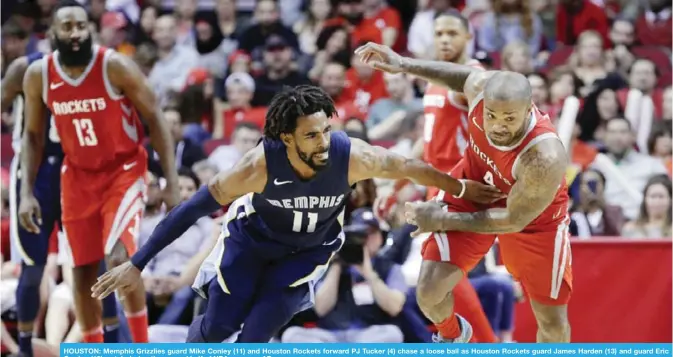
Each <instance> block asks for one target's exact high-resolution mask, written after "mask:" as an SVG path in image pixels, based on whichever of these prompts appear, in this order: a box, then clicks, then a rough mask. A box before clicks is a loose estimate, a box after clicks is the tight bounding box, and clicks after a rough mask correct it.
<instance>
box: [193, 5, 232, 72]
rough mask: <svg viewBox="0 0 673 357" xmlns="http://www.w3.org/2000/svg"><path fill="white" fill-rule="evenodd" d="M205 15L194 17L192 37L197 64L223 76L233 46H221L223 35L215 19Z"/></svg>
mask: <svg viewBox="0 0 673 357" xmlns="http://www.w3.org/2000/svg"><path fill="white" fill-rule="evenodd" d="M203 17H206V15H203V16H199V17H197V18H196V25H194V37H195V44H196V46H195V47H196V52H198V53H199V61H198V66H199V67H201V68H205V69H207V70H208V72H210V73H211V74H212V75H214V76H217V77H220V78H221V77H223V76H224V71H225V70H226V66H224V65H223V63H227V57H229V55H230V54H231V52H233V51H234V50H235V48H233V47H223V46H222V43H223V41H224V36H223V35H222V31H220V28H219V27H218V26H217V24H216V23H215V21H213V20H212V19H211V18H210V17H208V18H205V19H204V18H203Z"/></svg>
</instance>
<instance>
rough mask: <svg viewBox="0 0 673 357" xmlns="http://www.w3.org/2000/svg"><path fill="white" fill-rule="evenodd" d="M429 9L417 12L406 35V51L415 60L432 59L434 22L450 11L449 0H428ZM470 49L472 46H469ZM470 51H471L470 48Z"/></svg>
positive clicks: (433, 55) (433, 53)
mask: <svg viewBox="0 0 673 357" xmlns="http://www.w3.org/2000/svg"><path fill="white" fill-rule="evenodd" d="M429 2H430V8H429V9H427V10H424V11H418V12H416V14H415V15H414V19H413V20H412V21H411V25H410V26H409V32H408V33H407V50H408V51H409V52H411V53H412V54H413V55H414V57H416V58H423V59H429V60H431V59H434V58H435V50H434V47H435V43H434V37H433V36H434V33H435V29H434V22H435V18H436V17H437V15H439V14H441V13H444V12H446V11H449V9H451V1H450V0H430V1H429ZM470 47H472V46H470ZM471 50H473V49H472V48H471ZM470 52H472V51H470Z"/></svg>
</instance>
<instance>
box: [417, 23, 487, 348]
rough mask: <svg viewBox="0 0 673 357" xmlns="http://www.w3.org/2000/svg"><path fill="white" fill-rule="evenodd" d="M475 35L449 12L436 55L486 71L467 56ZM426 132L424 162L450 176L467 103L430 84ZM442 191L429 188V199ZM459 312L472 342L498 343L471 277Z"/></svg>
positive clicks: (457, 295)
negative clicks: (468, 45)
mask: <svg viewBox="0 0 673 357" xmlns="http://www.w3.org/2000/svg"><path fill="white" fill-rule="evenodd" d="M471 38H472V35H471V34H470V28H469V23H468V21H467V19H465V18H464V17H463V16H462V15H461V14H460V13H458V12H446V13H442V14H439V15H438V16H437V17H436V18H435V36H434V40H435V54H436V58H437V59H438V60H440V61H446V62H453V63H458V64H464V65H467V66H472V67H475V68H482V67H481V65H480V63H479V61H477V60H474V59H470V58H468V56H467V51H466V46H467V44H468V42H469V41H470V39H471ZM423 107H424V111H425V128H424V130H423V138H422V139H420V140H422V142H421V143H417V144H416V145H417V147H418V146H421V145H422V148H423V161H425V162H427V163H429V164H430V165H432V166H433V167H434V168H436V169H437V170H439V171H442V172H449V171H451V169H452V168H453V167H454V166H456V164H457V163H458V162H459V161H460V160H461V159H462V158H463V153H464V152H465V148H466V147H467V143H468V141H467V114H468V113H467V110H468V107H467V99H466V98H465V96H464V95H463V94H462V93H460V92H456V91H453V90H451V89H447V88H446V87H444V86H441V85H437V84H434V83H432V82H431V83H429V84H428V87H427V88H426V89H425V95H424V96H423ZM438 192H439V189H438V188H436V187H428V193H427V198H428V199H430V198H432V197H435V196H436V195H437V193H438ZM452 294H453V296H454V299H455V302H456V306H457V307H458V308H457V309H456V310H457V312H458V313H459V314H460V315H461V316H462V317H464V318H465V319H467V320H468V321H470V323H471V324H472V328H473V330H474V339H473V340H472V342H475V341H476V342H482V343H494V342H497V338H496V336H495V334H494V333H493V328H492V327H491V325H490V323H489V322H488V318H487V317H486V315H485V313H484V309H483V307H482V306H481V302H480V300H479V296H478V295H477V292H476V291H475V290H474V287H473V286H472V284H471V283H470V281H469V279H467V277H464V278H463V279H461V280H460V281H459V282H458V283H457V284H456V286H455V288H454V289H453V291H452Z"/></svg>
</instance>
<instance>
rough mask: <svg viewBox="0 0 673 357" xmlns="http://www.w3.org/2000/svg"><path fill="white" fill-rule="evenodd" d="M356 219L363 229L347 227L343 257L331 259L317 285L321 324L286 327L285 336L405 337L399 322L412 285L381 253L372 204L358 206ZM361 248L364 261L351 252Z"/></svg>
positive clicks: (328, 339)
mask: <svg viewBox="0 0 673 357" xmlns="http://www.w3.org/2000/svg"><path fill="white" fill-rule="evenodd" d="M351 224H352V226H351V227H352V228H351V229H352V231H353V232H357V233H347V234H348V237H347V239H348V240H349V242H347V243H345V245H346V247H344V248H342V250H341V251H340V254H341V255H342V256H343V257H342V259H338V260H336V261H333V262H332V263H331V264H330V267H329V270H328V271H327V273H326V274H325V276H324V278H323V280H322V281H321V282H320V285H319V287H318V289H317V290H316V296H315V306H314V310H315V312H316V314H317V315H318V317H319V319H318V327H316V328H303V327H290V328H288V329H287V330H286V331H285V333H283V336H282V341H283V342H287V343H292V342H294V343H297V342H323V343H324V342H365V341H366V342H387V343H394V342H402V341H403V339H404V337H403V335H402V331H401V330H400V328H399V327H398V326H396V325H395V324H393V319H394V318H395V317H396V316H398V314H400V312H402V308H403V307H404V303H405V300H406V292H407V289H408V288H407V285H406V283H405V281H404V276H403V275H402V271H401V267H400V265H398V264H395V263H394V262H392V261H390V260H388V259H385V258H383V257H381V256H379V255H378V254H377V253H378V251H379V250H380V249H381V245H382V244H383V235H382V233H381V230H380V227H379V223H378V221H377V220H376V218H375V217H374V214H373V212H372V211H371V209H360V210H357V211H355V212H353V216H352V220H351ZM346 230H347V232H349V229H348V228H347V229H346ZM351 240H352V241H355V240H359V244H357V243H355V242H352V243H351ZM357 250H363V251H364V252H363V253H361V254H360V256H361V257H362V260H360V262H358V260H359V259H357V258H351V254H352V253H355V254H352V255H355V256H357V253H359V252H357ZM351 259H353V260H351Z"/></svg>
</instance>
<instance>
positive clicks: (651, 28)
mask: <svg viewBox="0 0 673 357" xmlns="http://www.w3.org/2000/svg"><path fill="white" fill-rule="evenodd" d="M646 4H647V6H646V8H645V11H643V12H642V13H641V14H640V16H639V17H638V20H637V21H636V38H637V39H638V42H640V44H641V45H645V46H661V47H667V48H669V50H670V48H671V27H672V26H673V22H672V20H671V2H670V1H669V0H647V1H646Z"/></svg>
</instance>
